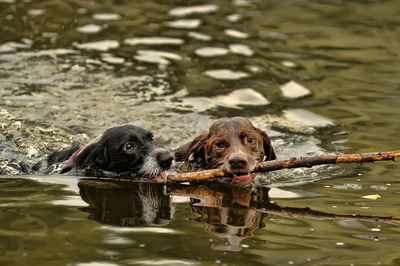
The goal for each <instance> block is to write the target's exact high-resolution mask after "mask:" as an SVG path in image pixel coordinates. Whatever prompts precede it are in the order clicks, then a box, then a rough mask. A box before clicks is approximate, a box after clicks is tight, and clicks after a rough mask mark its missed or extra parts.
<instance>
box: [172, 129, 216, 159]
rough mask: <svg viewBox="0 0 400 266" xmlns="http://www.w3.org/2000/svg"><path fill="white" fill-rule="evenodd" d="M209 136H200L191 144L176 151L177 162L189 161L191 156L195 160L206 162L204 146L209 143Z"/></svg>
mask: <svg viewBox="0 0 400 266" xmlns="http://www.w3.org/2000/svg"><path fill="white" fill-rule="evenodd" d="M207 139H208V134H202V135H200V136H197V137H195V138H194V139H193V140H192V141H191V142H188V143H186V144H184V145H182V146H180V147H179V148H177V149H176V150H174V151H173V152H174V157H175V160H177V161H189V160H190V157H191V155H193V158H195V159H197V158H201V159H202V160H204V159H205V158H204V153H205V150H204V146H205V144H206V142H207Z"/></svg>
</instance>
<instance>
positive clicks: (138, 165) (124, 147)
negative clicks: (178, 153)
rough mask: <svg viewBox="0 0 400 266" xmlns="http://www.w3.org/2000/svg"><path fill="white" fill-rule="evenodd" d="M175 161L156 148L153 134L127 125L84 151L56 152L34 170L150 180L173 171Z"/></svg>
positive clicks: (116, 129) (100, 138) (104, 135)
mask: <svg viewBox="0 0 400 266" xmlns="http://www.w3.org/2000/svg"><path fill="white" fill-rule="evenodd" d="M172 160H173V156H172V155H171V154H170V153H169V152H168V151H166V150H165V149H161V148H156V147H155V146H154V144H153V134H152V133H151V132H150V131H148V130H146V129H143V128H141V127H137V126H134V125H124V126H119V127H113V128H110V129H108V130H106V131H105V132H104V133H103V135H101V136H99V137H97V138H96V139H94V140H92V141H91V142H90V143H89V144H88V145H86V146H85V147H84V148H82V149H80V148H79V147H73V148H71V149H68V150H62V151H58V152H54V153H52V154H50V155H49V156H48V157H47V159H46V160H44V161H42V162H39V163H37V164H36V165H35V166H34V167H33V169H34V170H36V171H39V170H41V169H47V170H46V172H53V171H54V170H55V171H56V172H60V173H66V172H69V171H71V170H78V171H79V170H84V169H91V170H100V171H107V172H112V173H128V174H130V175H135V176H138V177H143V178H149V179H150V178H153V177H155V176H157V175H158V174H160V173H162V172H163V171H165V170H167V169H169V167H170V166H171V164H172ZM51 168H53V169H52V170H50V171H49V170H48V169H51Z"/></svg>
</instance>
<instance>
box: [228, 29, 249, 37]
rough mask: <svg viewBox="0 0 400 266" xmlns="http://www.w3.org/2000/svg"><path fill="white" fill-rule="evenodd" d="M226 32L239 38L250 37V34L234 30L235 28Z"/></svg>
mask: <svg viewBox="0 0 400 266" xmlns="http://www.w3.org/2000/svg"><path fill="white" fill-rule="evenodd" d="M224 33H225V34H226V35H228V36H230V37H234V38H238V39H247V38H249V34H248V33H246V32H242V31H238V30H233V29H226V30H225V31H224Z"/></svg>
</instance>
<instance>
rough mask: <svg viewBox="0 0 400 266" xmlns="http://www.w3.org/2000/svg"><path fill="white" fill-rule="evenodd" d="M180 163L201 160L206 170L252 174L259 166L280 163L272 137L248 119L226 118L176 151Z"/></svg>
mask: <svg viewBox="0 0 400 266" xmlns="http://www.w3.org/2000/svg"><path fill="white" fill-rule="evenodd" d="M175 159H176V160H177V161H191V160H192V159H194V160H200V162H201V163H202V165H203V167H205V168H209V169H212V168H224V169H225V170H226V171H227V172H229V173H235V174H237V173H248V172H251V171H252V170H253V169H254V167H255V165H256V164H257V163H258V162H261V161H263V160H265V161H270V160H275V159H276V154H275V151H274V149H273V147H272V145H271V140H270V139H269V137H268V135H267V134H266V133H265V132H264V131H262V130H261V129H259V128H256V127H254V126H253V124H252V123H251V122H250V121H249V120H248V119H246V118H244V117H234V118H222V119H219V120H217V121H216V122H215V123H214V124H212V125H211V127H210V128H209V132H208V133H206V134H202V135H200V136H197V137H196V138H194V139H193V140H192V141H191V142H189V143H187V144H185V145H183V146H181V147H179V148H178V149H176V150H175Z"/></svg>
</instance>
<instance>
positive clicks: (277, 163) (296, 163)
mask: <svg viewBox="0 0 400 266" xmlns="http://www.w3.org/2000/svg"><path fill="white" fill-rule="evenodd" d="M397 157H400V150H397V151H390V152H368V153H356V154H339V155H338V154H332V155H330V154H328V155H320V156H311V157H298V158H290V159H287V160H274V161H266V162H262V163H259V164H258V165H257V166H256V167H255V169H254V171H253V172H254V173H257V172H258V173H259V172H270V171H276V170H281V169H285V168H298V167H312V166H315V165H322V164H336V163H366V162H375V161H396V158H397ZM224 176H229V174H228V173H226V172H225V171H224V170H223V169H211V170H204V171H199V172H190V173H180V174H171V175H168V176H167V183H179V182H190V181H192V182H193V181H204V180H207V179H212V178H218V177H224Z"/></svg>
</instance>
